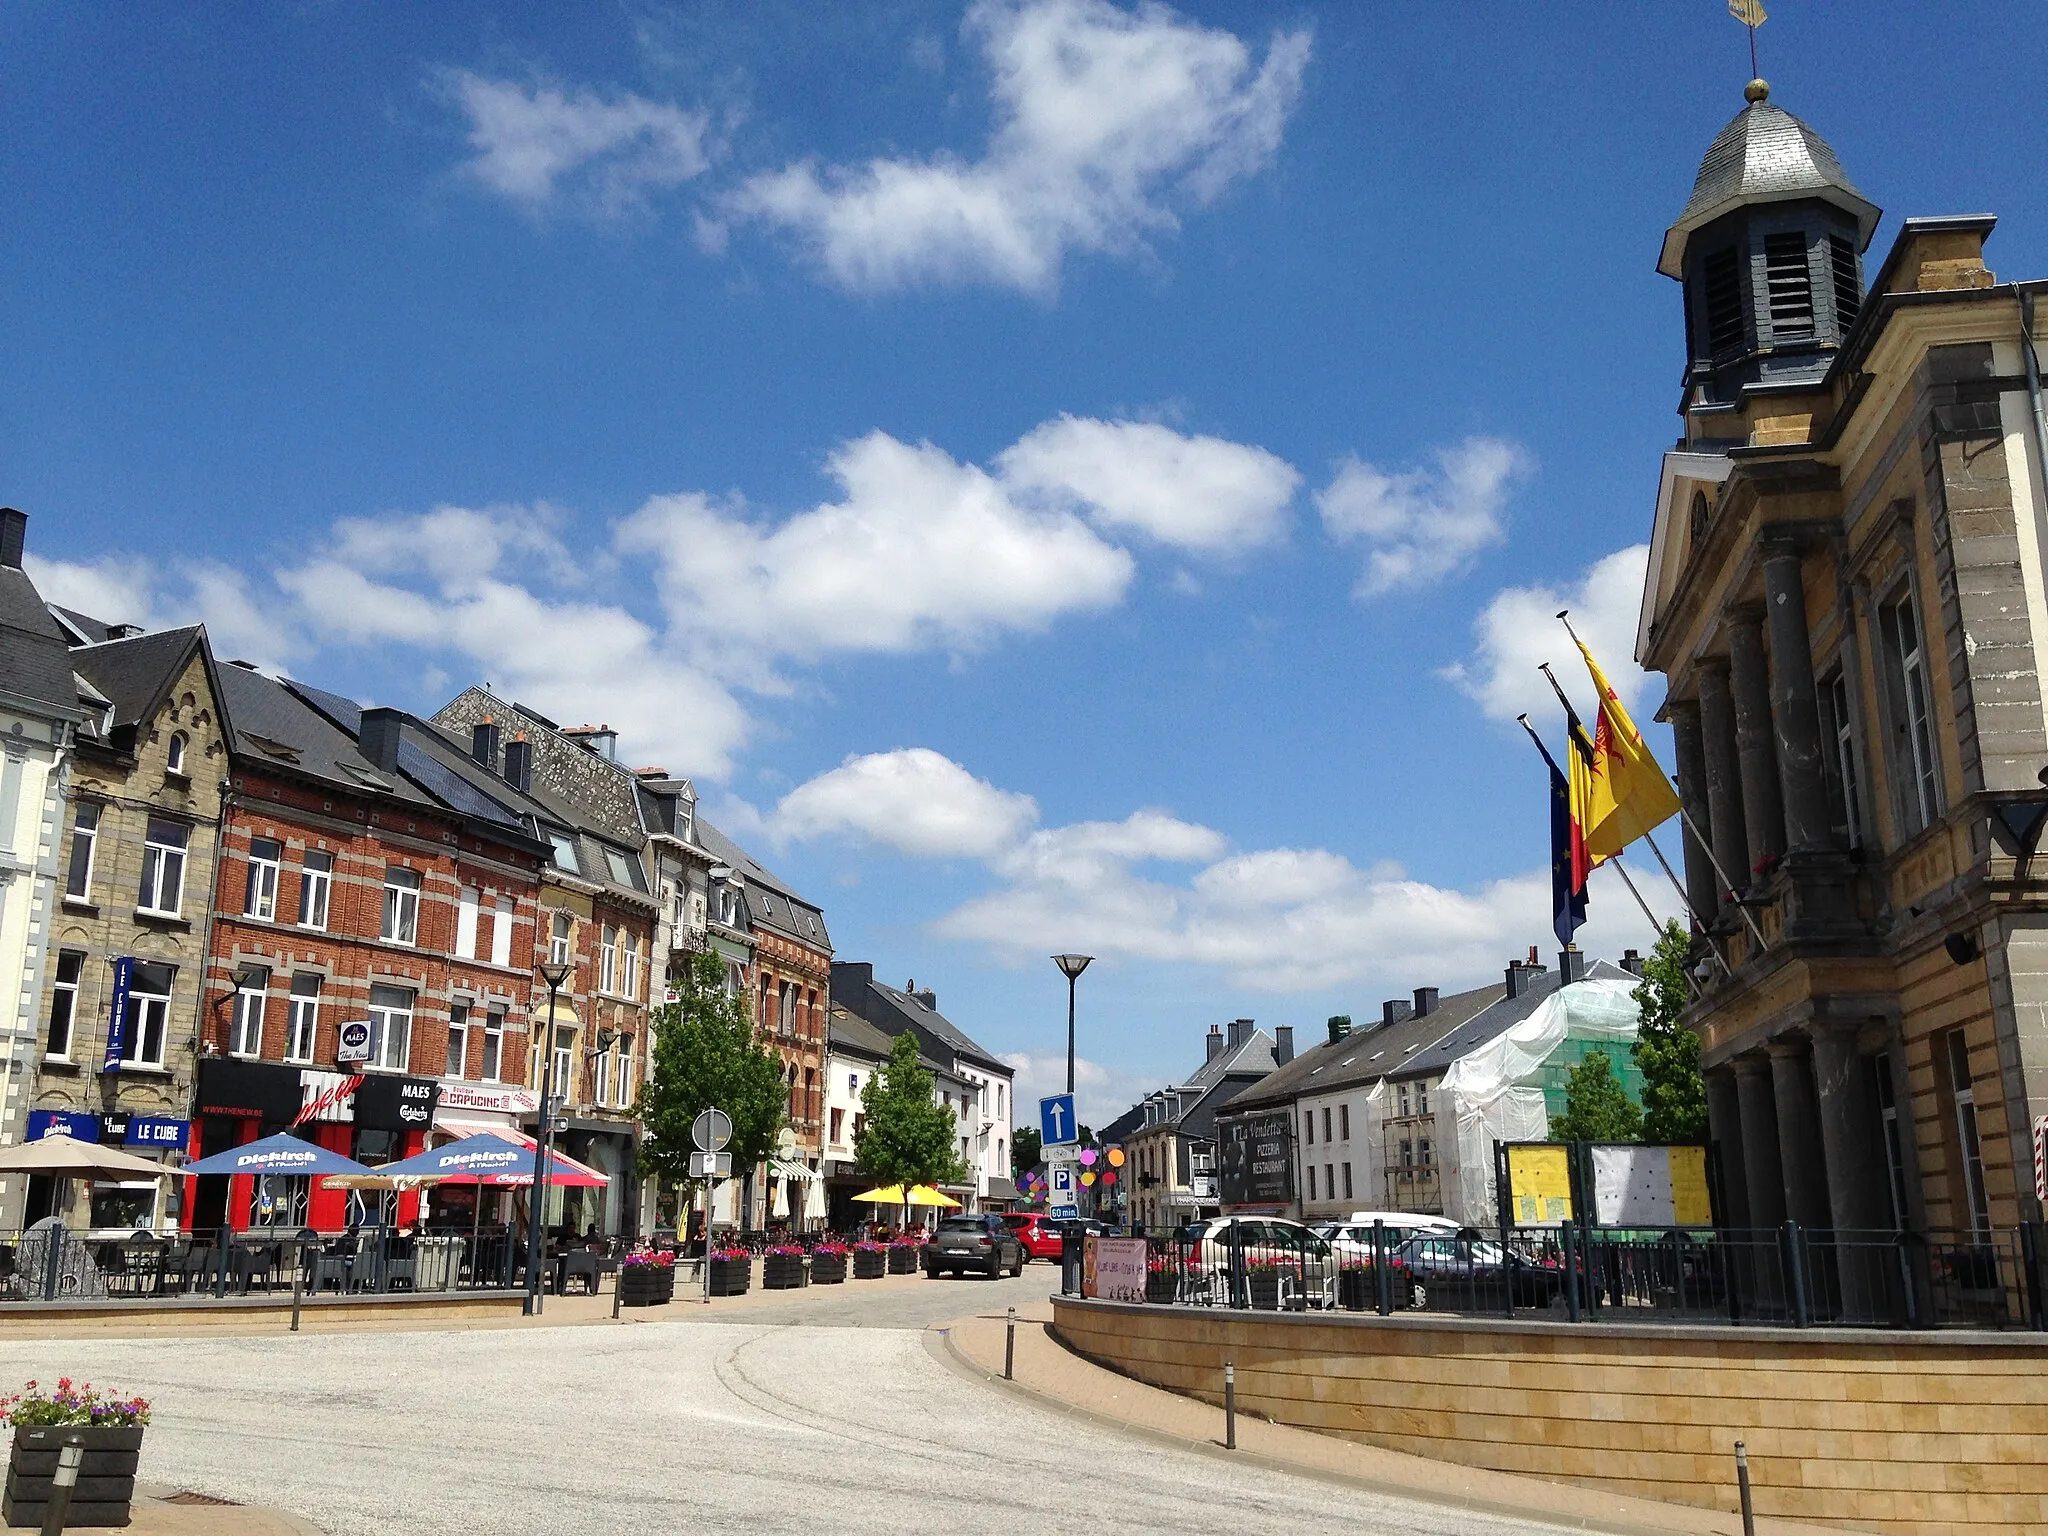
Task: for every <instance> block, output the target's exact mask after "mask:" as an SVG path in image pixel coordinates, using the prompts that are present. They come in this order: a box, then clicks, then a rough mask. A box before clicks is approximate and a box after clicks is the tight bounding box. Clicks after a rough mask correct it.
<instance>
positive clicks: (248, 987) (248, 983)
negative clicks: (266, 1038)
mask: <svg viewBox="0 0 2048 1536" xmlns="http://www.w3.org/2000/svg"><path fill="white" fill-rule="evenodd" d="M269 997H270V972H268V971H264V970H250V971H247V972H245V973H244V979H243V981H242V983H241V985H240V986H238V987H236V988H235V1017H234V1028H233V1031H232V1033H231V1035H230V1036H229V1042H228V1051H229V1053H230V1054H232V1055H235V1056H261V1055H262V1054H263V1005H264V1003H265V1002H267V1001H268V1000H269Z"/></svg>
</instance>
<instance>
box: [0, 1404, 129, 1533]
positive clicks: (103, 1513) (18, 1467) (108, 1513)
mask: <svg viewBox="0 0 2048 1536" xmlns="http://www.w3.org/2000/svg"><path fill="white" fill-rule="evenodd" d="M142 1430H143V1426H142V1425H140V1424H138V1425H136V1426H135V1427H134V1428H132V1429H108V1428H94V1427H92V1426H90V1425H60V1426H55V1427H52V1428H49V1429H17V1430H16V1431H15V1432H14V1450H13V1452H12V1453H11V1454H10V1455H9V1456H8V1458H7V1486H6V1489H5V1491H4V1492H0V1520H4V1521H5V1522H6V1523H7V1524H8V1525H10V1526H27V1527H29V1528H31V1529H41V1527H42V1523H43V1509H44V1506H45V1505H46V1504H47V1503H48V1502H49V1498H50V1481H51V1479H52V1478H54V1477H55V1476H56V1475H57V1453H58V1452H59V1451H60V1450H61V1449H62V1448H63V1447H64V1446H66V1445H68V1444H69V1443H70V1442H71V1441H72V1440H74V1439H75V1440H77V1441H78V1443H79V1444H80V1445H81V1446H83V1447H84V1448H85V1461H84V1464H83V1465H81V1466H80V1467H79V1469H78V1487H77V1488H76V1489H75V1490H73V1492H72V1495H71V1513H70V1516H69V1517H68V1518H67V1519H66V1521H65V1524H66V1525H67V1526H73V1525H126V1524H127V1523H128V1505H129V1503H130V1501H132V1500H133V1499H134V1497H135V1462H136V1458H137V1456H138V1454H139V1453H140V1452H141V1450H142Z"/></svg>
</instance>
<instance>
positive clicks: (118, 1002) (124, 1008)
mask: <svg viewBox="0 0 2048 1536" xmlns="http://www.w3.org/2000/svg"><path fill="white" fill-rule="evenodd" d="M134 979H135V962H134V960H133V959H131V958H130V957H129V956H127V955H123V956H122V957H121V958H120V959H118V960H116V961H115V962H114V1003H113V1007H112V1008H111V1009H110V1010H109V1011H108V1014H107V1055H106V1059H105V1060H104V1061H102V1062H101V1063H100V1070H101V1071H102V1072H118V1071H120V1070H121V1053H122V1050H123V1048H124V1047H125V1046H126V1044H127V1041H128V988H129V985H130V984H131V983H132V982H133V981H134Z"/></svg>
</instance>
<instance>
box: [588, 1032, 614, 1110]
mask: <svg viewBox="0 0 2048 1536" xmlns="http://www.w3.org/2000/svg"><path fill="white" fill-rule="evenodd" d="M613 1053H614V1048H613V1047H612V1046H606V1047H605V1048H604V1049H603V1050H601V1051H599V1052H598V1053H597V1086H596V1088H595V1089H594V1090H593V1093H594V1096H595V1098H596V1100H597V1102H598V1103H600V1104H606V1105H608V1104H610V1103H611V1101H612V1058H613Z"/></svg>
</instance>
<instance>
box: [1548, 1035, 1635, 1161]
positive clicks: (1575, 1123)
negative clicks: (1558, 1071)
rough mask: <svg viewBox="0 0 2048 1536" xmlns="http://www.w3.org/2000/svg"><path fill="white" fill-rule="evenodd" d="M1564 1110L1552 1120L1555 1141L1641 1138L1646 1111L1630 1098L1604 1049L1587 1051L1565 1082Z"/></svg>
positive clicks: (1552, 1134) (1551, 1136) (1551, 1133)
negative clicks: (1584, 1057)
mask: <svg viewBox="0 0 2048 1536" xmlns="http://www.w3.org/2000/svg"><path fill="white" fill-rule="evenodd" d="M1564 1103H1565V1110H1564V1113H1563V1114H1562V1115H1560V1116H1559V1117H1558V1118H1557V1119H1555V1120H1552V1121H1551V1122H1550V1139H1551V1140H1552V1141H1641V1140H1642V1139H1643V1112H1642V1111H1641V1110H1640V1109H1638V1108H1636V1106H1635V1105H1634V1104H1632V1103H1630V1102H1629V1096H1628V1093H1627V1091H1626V1090H1625V1089H1623V1087H1622V1086H1621V1082H1620V1080H1619V1079H1618V1078H1616V1077H1615V1075H1614V1063H1613V1062H1612V1061H1610V1060H1608V1058H1607V1053H1606V1052H1605V1051H1588V1052H1586V1059H1585V1060H1584V1061H1582V1062H1580V1063H1579V1064H1578V1065H1577V1066H1576V1067H1573V1068H1572V1075H1571V1077H1570V1078H1569V1079H1567V1080H1566V1082H1565V1085H1564Z"/></svg>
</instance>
